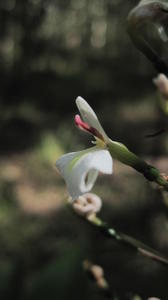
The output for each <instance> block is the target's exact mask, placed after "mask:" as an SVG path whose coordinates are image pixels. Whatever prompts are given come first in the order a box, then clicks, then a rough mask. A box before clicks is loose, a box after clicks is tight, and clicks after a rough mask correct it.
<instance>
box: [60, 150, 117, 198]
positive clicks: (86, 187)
mask: <svg viewBox="0 0 168 300" xmlns="http://www.w3.org/2000/svg"><path fill="white" fill-rule="evenodd" d="M56 167H57V168H58V170H59V171H60V173H61V175H62V176H63V177H64V179H65V181H66V185H67V189H68V192H69V194H70V196H71V197H72V200H75V199H77V198H78V197H79V196H80V195H82V194H84V193H87V192H89V191H90V190H91V189H92V187H93V185H94V183H95V181H96V179H97V176H98V172H102V173H105V174H111V173H112V158H111V155H110V154H109V152H108V150H104V149H103V150H102V149H97V147H92V148H90V149H87V150H85V151H79V152H72V153H68V154H65V155H63V156H62V157H61V158H60V159H58V160H57V162H56Z"/></svg>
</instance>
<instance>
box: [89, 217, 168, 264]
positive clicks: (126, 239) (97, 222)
mask: <svg viewBox="0 0 168 300" xmlns="http://www.w3.org/2000/svg"><path fill="white" fill-rule="evenodd" d="M88 221H89V222H90V223H91V224H92V225H93V226H95V227H96V228H98V229H99V230H100V231H101V232H102V233H103V234H105V235H107V236H108V237H110V238H113V239H115V240H116V241H117V242H120V243H122V244H124V245H125V246H129V247H131V248H132V249H134V250H136V251H137V252H138V253H140V254H141V255H143V256H145V257H147V258H150V259H153V260H155V261H157V262H159V263H162V264H164V265H168V258H166V257H164V256H162V254H160V253H159V252H157V251H155V250H153V249H152V248H150V247H149V246H147V245H145V244H144V243H142V242H140V241H139V240H136V239H134V238H132V237H131V236H129V235H126V234H124V233H121V232H119V231H118V230H116V229H114V228H111V227H109V226H108V225H107V223H105V222H103V221H102V220H101V219H99V218H98V217H96V216H94V217H93V218H90V219H89V220H88Z"/></svg>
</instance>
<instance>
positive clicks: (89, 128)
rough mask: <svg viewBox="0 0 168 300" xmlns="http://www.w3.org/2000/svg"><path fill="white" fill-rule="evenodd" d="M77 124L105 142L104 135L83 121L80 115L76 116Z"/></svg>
mask: <svg viewBox="0 0 168 300" xmlns="http://www.w3.org/2000/svg"><path fill="white" fill-rule="evenodd" d="M75 124H76V126H77V127H78V128H80V129H81V130H84V131H87V132H89V133H91V134H92V135H94V136H96V137H98V138H99V139H101V140H103V141H104V138H103V136H102V134H101V133H99V132H98V131H97V129H95V128H94V127H92V126H90V125H89V124H87V123H85V122H84V121H82V119H81V117H80V116H79V115H76V116H75Z"/></svg>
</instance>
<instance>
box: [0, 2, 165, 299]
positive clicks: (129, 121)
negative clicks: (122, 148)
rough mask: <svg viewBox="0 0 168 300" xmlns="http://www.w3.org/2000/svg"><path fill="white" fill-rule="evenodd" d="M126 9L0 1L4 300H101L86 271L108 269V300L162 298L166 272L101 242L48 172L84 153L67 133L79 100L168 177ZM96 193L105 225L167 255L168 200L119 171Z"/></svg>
mask: <svg viewBox="0 0 168 300" xmlns="http://www.w3.org/2000/svg"><path fill="white" fill-rule="evenodd" d="M136 4H137V1H136V0H135V1H133V0H127V1H124V0H5V1H4V0H1V1H0V297H1V299H7V300H8V299H13V300H14V299H17V300H18V299H22V300H23V299H27V300H29V299H36V300H37V299H41V300H43V299H58V300H63V299H65V300H66V299H70V298H72V299H88V300H89V299H92V300H94V299H97V300H99V299H106V298H108V297H109V296H108V295H104V294H103V293H102V292H101V291H99V290H98V289H97V287H96V285H95V283H94V281H90V279H89V278H88V276H87V274H86V273H85V272H83V269H82V261H83V260H85V259H89V260H91V261H93V262H94V263H96V264H100V265H101V266H102V267H103V268H104V271H105V277H106V278H107V280H108V282H109V284H110V287H111V291H112V295H111V296H110V297H111V298H110V299H112V300H114V299H115V300H142V299H147V297H149V296H158V297H160V298H161V299H167V296H168V288H167V278H168V269H166V267H164V266H162V265H160V264H158V263H156V262H154V261H151V260H150V259H146V258H144V257H141V256H139V255H137V254H135V253H132V252H131V250H130V249H127V248H126V247H123V246H122V245H119V244H117V243H116V242H115V241H112V240H108V239H106V238H105V237H103V235H101V234H100V233H98V232H95V230H94V229H93V228H90V226H89V225H87V224H85V222H83V221H82V220H80V219H79V218H78V217H75V216H74V214H73V213H72V212H71V210H70V209H69V208H67V206H66V200H65V199H66V197H67V191H66V187H65V183H64V181H63V179H62V178H61V177H60V175H59V174H58V173H57V172H56V170H55V167H54V164H55V161H56V159H57V158H58V157H60V155H62V154H63V153H66V152H68V151H77V150H79V149H83V148H84V147H86V146H87V147H88V146H89V144H90V138H89V137H88V136H87V135H85V134H82V133H81V132H78V130H77V129H76V128H75V126H74V121H73V118H74V114H75V113H76V112H77V108H76V106H75V99H76V97H77V96H78V95H80V96H82V97H83V98H85V99H86V100H87V101H88V102H89V104H90V105H91V106H92V107H93V108H94V110H95V111H96V113H97V114H98V116H99V118H100V120H101V122H102V124H103V126H104V128H105V129H106V132H107V133H108V135H109V136H110V137H111V138H112V139H114V140H117V141H121V142H123V143H125V144H126V145H127V146H128V147H129V148H130V149H131V150H132V151H133V152H135V153H137V154H138V155H140V156H142V157H144V158H145V159H146V160H147V161H149V162H150V163H151V164H153V165H155V166H156V167H158V168H160V171H161V172H163V173H166V171H167V163H168V161H167V149H168V140H167V136H166V134H163V135H158V136H156V137H154V138H146V137H145V136H146V135H148V134H151V133H154V132H156V131H158V130H160V129H162V128H164V127H165V126H166V117H165V116H164V114H163V112H162V110H161V108H160V105H159V96H158V94H157V91H156V88H155V86H154V85H153V83H152V79H153V78H154V77H156V75H157V73H156V72H155V70H154V68H153V66H152V65H151V64H150V63H149V62H148V61H147V59H146V58H145V57H144V56H143V55H142V54H141V53H140V52H138V51H137V49H136V48H135V47H134V46H133V44H132V42H131V40H130V38H129V36H128V34H127V32H126V18H127V15H128V13H129V11H130V10H131V9H132V8H133V7H134V6H135V5H136ZM94 192H96V193H98V194H99V195H100V196H101V197H102V198H103V203H104V205H103V209H102V211H101V217H102V219H104V220H106V221H108V222H109V224H110V225H111V226H115V227H116V228H118V229H120V230H122V231H123V232H125V233H127V234H130V235H132V236H134V237H135V238H138V239H141V240H142V241H143V242H146V243H147V244H149V245H150V246H152V247H153V248H155V249H157V250H160V251H161V252H162V253H163V254H165V255H166V254H167V252H168V221H167V211H168V209H167V205H168V204H167V202H166V200H165V198H164V197H163V195H162V193H161V191H160V190H159V189H157V188H156V187H155V186H152V185H151V184H149V183H148V182H146V180H145V179H144V178H143V177H142V176H141V175H139V174H137V173H136V172H135V171H133V170H132V169H130V168H128V167H125V166H123V165H121V164H120V163H118V162H116V161H115V162H114V174H113V175H112V176H111V177H106V176H100V177H99V179H98V181H97V184H96V186H95V188H94Z"/></svg>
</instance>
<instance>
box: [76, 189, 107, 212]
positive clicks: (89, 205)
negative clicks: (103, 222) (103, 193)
mask: <svg viewBox="0 0 168 300" xmlns="http://www.w3.org/2000/svg"><path fill="white" fill-rule="evenodd" d="M72 207H73V209H74V211H75V212H76V213H77V214H78V215H80V216H82V217H86V218H89V217H90V216H92V215H96V213H97V212H99V211H100V209H101V207H102V200H101V198H100V197H98V196H97V195H96V194H93V193H86V194H84V195H82V196H80V197H79V198H78V199H76V200H75V201H73V203H72Z"/></svg>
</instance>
